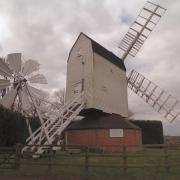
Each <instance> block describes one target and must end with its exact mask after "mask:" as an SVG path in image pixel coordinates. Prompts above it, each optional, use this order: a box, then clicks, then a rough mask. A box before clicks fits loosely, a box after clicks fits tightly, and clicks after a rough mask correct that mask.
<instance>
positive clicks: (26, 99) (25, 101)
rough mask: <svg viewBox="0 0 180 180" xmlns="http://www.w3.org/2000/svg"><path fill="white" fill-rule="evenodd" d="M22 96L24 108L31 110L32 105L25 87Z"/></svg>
mask: <svg viewBox="0 0 180 180" xmlns="http://www.w3.org/2000/svg"><path fill="white" fill-rule="evenodd" d="M20 96H21V103H22V109H23V110H29V109H30V108H31V106H32V105H31V103H30V99H29V96H28V93H27V91H26V90H25V89H24V88H23V89H22V90H21V91H20Z"/></svg>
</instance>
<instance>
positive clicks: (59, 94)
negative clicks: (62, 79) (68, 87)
mask: <svg viewBox="0 0 180 180" xmlns="http://www.w3.org/2000/svg"><path fill="white" fill-rule="evenodd" d="M52 100H53V103H54V104H55V105H56V106H57V107H59V108H62V106H64V103H65V89H60V90H57V91H54V93H53V95H52Z"/></svg>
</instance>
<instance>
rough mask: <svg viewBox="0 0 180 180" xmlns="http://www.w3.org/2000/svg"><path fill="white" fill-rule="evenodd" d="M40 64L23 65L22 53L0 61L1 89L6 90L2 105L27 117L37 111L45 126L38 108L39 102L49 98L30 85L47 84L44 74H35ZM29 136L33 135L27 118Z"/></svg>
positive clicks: (27, 62) (29, 61) (31, 62)
mask: <svg viewBox="0 0 180 180" xmlns="http://www.w3.org/2000/svg"><path fill="white" fill-rule="evenodd" d="M39 68H40V64H39V63H38V62H37V61H35V60H32V59H29V60H27V61H25V62H24V63H22V56H21V53H13V54H8V55H7V58H6V59H5V60H4V59H2V58H1V59H0V75H1V77H2V79H0V89H1V90H5V91H3V92H6V93H4V94H3V97H2V98H1V99H0V104H1V105H2V106H4V107H5V108H8V109H12V110H17V111H20V112H21V113H23V114H24V115H25V116H27V115H28V114H31V113H32V111H35V112H36V113H37V115H38V117H39V119H40V121H41V124H43V122H44V120H43V117H42V113H41V112H40V110H39V107H38V100H41V99H43V98H45V97H46V96H47V93H45V92H43V91H41V90H39V89H37V88H35V87H33V86H31V85H30V84H33V83H35V84H47V80H46V78H45V76H44V75H42V74H35V72H36V71H38V70H39ZM26 123H27V126H28V131H29V134H32V130H31V127H30V123H29V121H28V118H26Z"/></svg>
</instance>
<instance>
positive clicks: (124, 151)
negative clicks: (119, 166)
mask: <svg viewBox="0 0 180 180" xmlns="http://www.w3.org/2000/svg"><path fill="white" fill-rule="evenodd" d="M123 173H124V174H126V173H127V154H126V146H123Z"/></svg>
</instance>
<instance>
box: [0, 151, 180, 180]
mask: <svg viewBox="0 0 180 180" xmlns="http://www.w3.org/2000/svg"><path fill="white" fill-rule="evenodd" d="M11 158H12V159H11V160H9V163H7V164H1V165H0V176H1V177H2V176H4V177H5V176H13V177H15V176H16V177H17V176H18V177H19V176H23V177H24V176H27V177H30V176H33V177H36V176H48V177H51V178H52V177H64V178H65V179H72V180H75V179H84V180H86V179H87V180H91V179H92V180H101V179H102V180H116V179H118V180H119V179H125V180H126V179H132V180H141V179H142V180H151V179H152V180H161V179H162V180H165V179H168V180H179V179H180V149H169V150H167V151H165V150H163V149H157V148H151V149H150V148H145V149H143V150H142V151H139V152H131V153H127V154H126V156H124V155H123V154H121V153H88V156H87V154H86V153H72V152H71V153H70V152H58V153H57V154H55V155H52V156H44V157H42V158H40V159H36V160H34V159H32V158H31V157H28V156H25V157H21V158H20V159H18V162H19V161H20V162H19V163H18V164H19V165H20V166H19V168H10V167H11V165H14V164H13V163H14V158H13V156H11ZM15 162H16V163H17V161H15ZM3 167H4V168H5V167H6V169H2V168H3ZM7 167H9V168H10V169H7ZM87 168H88V169H87ZM52 179H53V178H52Z"/></svg>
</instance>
